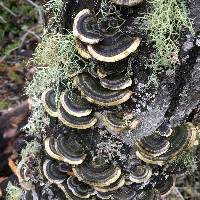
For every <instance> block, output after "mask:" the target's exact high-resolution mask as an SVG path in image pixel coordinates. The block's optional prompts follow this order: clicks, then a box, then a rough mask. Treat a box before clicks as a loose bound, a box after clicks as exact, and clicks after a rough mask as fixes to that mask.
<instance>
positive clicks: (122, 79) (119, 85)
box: [100, 74, 132, 90]
mask: <svg viewBox="0 0 200 200" xmlns="http://www.w3.org/2000/svg"><path fill="white" fill-rule="evenodd" d="M100 84H101V85H102V86H103V87H104V88H107V89H110V90H123V89H126V88H128V87H130V86H131V85H132V79H131V78H130V77H128V76H127V75H126V74H112V75H110V76H106V77H105V78H102V79H100Z"/></svg>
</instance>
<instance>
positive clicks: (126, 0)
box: [112, 0, 144, 6]
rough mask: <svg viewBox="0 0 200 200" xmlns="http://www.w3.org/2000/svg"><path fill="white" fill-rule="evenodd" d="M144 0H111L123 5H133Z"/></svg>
mask: <svg viewBox="0 0 200 200" xmlns="http://www.w3.org/2000/svg"><path fill="white" fill-rule="evenodd" d="M143 1H144V0H112V2H113V3H115V4H118V5H124V6H135V5H137V4H139V3H142V2H143Z"/></svg>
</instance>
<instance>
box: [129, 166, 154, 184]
mask: <svg viewBox="0 0 200 200" xmlns="http://www.w3.org/2000/svg"><path fill="white" fill-rule="evenodd" d="M151 176H152V169H151V167H150V166H147V165H136V167H134V169H133V170H132V172H131V174H130V176H129V179H130V180H131V181H132V182H134V183H144V182H147V181H148V180H149V179H150V178H151Z"/></svg>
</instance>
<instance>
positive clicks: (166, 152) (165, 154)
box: [136, 123, 197, 165]
mask: <svg viewBox="0 0 200 200" xmlns="http://www.w3.org/2000/svg"><path fill="white" fill-rule="evenodd" d="M196 134H197V130H196V128H195V127H194V125H192V124H191V123H186V124H183V125H180V126H177V127H176V128H175V129H174V130H173V133H172V135H171V136H170V137H168V138H167V141H165V142H164V143H165V145H163V147H160V149H159V146H160V145H161V141H159V140H160V137H158V139H156V138H155V135H151V136H149V137H148V139H150V140H149V141H151V142H155V143H157V144H158V146H157V147H158V150H156V152H153V151H152V150H154V149H153V148H154V147H156V146H152V147H153V148H151V149H148V148H149V144H150V143H149V144H148V142H143V143H142V142H141V141H140V142H139V143H137V146H138V151H137V152H136V154H137V156H138V158H140V159H141V160H143V161H144V162H146V163H151V164H157V165H164V164H165V163H166V162H169V161H170V160H173V159H175V158H176V157H177V156H178V155H179V154H180V153H181V152H183V151H184V150H187V149H188V148H191V147H193V146H194V145H195V141H196ZM165 140H166V139H165ZM144 141H145V140H144ZM164 143H163V144H164ZM141 146H143V148H142V147H141ZM161 146H162V145H161ZM147 147H148V148H147ZM145 148H146V149H145ZM152 152H153V153H152Z"/></svg>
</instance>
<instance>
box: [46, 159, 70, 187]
mask: <svg viewBox="0 0 200 200" xmlns="http://www.w3.org/2000/svg"><path fill="white" fill-rule="evenodd" d="M43 173H44V176H45V177H46V179H47V180H48V181H49V182H51V183H56V184H60V183H62V182H63V181H64V180H65V179H66V177H67V175H66V173H62V172H60V171H59V170H58V165H57V163H56V162H54V161H52V160H45V162H44V163H43Z"/></svg>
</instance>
